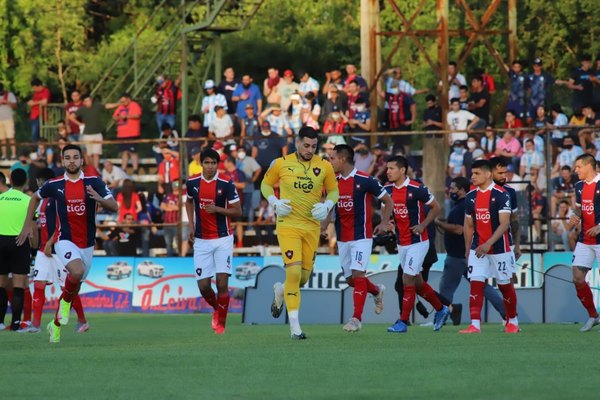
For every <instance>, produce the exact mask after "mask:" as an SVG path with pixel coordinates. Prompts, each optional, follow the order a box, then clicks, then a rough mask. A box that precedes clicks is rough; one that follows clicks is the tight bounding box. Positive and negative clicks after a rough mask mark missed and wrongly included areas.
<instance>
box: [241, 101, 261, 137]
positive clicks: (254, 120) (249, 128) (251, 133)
mask: <svg viewBox="0 0 600 400" xmlns="http://www.w3.org/2000/svg"><path fill="white" fill-rule="evenodd" d="M240 125H241V127H242V132H241V135H240V145H248V146H250V147H252V145H253V142H252V138H253V137H257V136H259V135H260V122H259V120H258V116H257V115H256V113H255V109H254V106H253V105H252V104H250V103H248V104H246V110H245V115H244V116H243V117H241V118H240Z"/></svg>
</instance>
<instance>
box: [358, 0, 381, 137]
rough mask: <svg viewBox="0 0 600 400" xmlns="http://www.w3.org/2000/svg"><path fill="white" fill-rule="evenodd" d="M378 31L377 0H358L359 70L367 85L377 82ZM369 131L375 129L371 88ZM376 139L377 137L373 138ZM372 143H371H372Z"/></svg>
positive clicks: (375, 110)
mask: <svg viewBox="0 0 600 400" xmlns="http://www.w3.org/2000/svg"><path fill="white" fill-rule="evenodd" d="M378 32H379V1H378V0H360V72H361V74H362V76H363V77H364V78H365V79H366V80H367V83H368V84H369V86H372V85H374V84H377V80H376V76H377V72H378V71H379V69H380V68H381V40H380V38H379V35H378ZM369 100H370V102H371V131H376V130H377V126H378V121H377V103H378V96H377V90H371V92H370V98H369ZM373 139H374V140H377V138H373ZM372 144H373V143H372Z"/></svg>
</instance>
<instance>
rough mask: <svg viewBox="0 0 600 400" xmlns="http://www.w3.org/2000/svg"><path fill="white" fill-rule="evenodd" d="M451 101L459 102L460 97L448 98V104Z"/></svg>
mask: <svg viewBox="0 0 600 400" xmlns="http://www.w3.org/2000/svg"><path fill="white" fill-rule="evenodd" d="M452 103H460V99H459V98H458V97H453V98H451V99H450V104H452Z"/></svg>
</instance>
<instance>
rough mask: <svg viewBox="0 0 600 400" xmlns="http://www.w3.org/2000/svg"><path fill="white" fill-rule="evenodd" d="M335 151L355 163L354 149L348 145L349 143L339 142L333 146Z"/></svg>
mask: <svg viewBox="0 0 600 400" xmlns="http://www.w3.org/2000/svg"><path fill="white" fill-rule="evenodd" d="M333 151H335V152H336V153H337V154H339V155H340V156H342V157H344V158H345V159H346V162H348V163H349V164H352V165H354V149H353V148H352V147H351V146H348V145H347V144H338V145H336V146H335V147H334V148H333Z"/></svg>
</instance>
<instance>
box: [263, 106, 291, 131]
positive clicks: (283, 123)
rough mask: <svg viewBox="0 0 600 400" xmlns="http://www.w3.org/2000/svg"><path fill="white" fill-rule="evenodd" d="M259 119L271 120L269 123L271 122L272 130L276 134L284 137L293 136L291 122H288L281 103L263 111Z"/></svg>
mask: <svg viewBox="0 0 600 400" xmlns="http://www.w3.org/2000/svg"><path fill="white" fill-rule="evenodd" d="M258 120H259V121H260V122H262V121H269V124H271V132H273V133H275V134H276V135H279V136H282V137H287V136H292V129H291V128H290V124H289V123H288V120H287V118H286V117H285V115H283V113H282V112H281V107H280V106H279V104H274V105H272V106H271V107H269V108H267V109H266V110H265V111H263V112H262V114H260V118H259V119H258Z"/></svg>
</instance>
